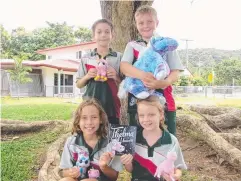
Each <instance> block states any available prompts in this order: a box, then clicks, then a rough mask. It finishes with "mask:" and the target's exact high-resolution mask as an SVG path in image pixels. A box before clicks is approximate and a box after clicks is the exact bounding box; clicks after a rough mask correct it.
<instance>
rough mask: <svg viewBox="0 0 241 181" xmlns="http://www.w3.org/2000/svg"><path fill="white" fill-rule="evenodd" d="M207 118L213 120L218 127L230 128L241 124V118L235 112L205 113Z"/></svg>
mask: <svg viewBox="0 0 241 181" xmlns="http://www.w3.org/2000/svg"><path fill="white" fill-rule="evenodd" d="M203 116H204V117H205V118H206V119H208V120H209V121H211V122H213V123H214V124H215V125H216V126H217V127H218V128H221V129H228V128H234V127H237V126H240V125H241V119H240V118H238V117H237V116H236V115H235V114H234V112H233V113H232V112H231V113H227V114H221V115H218V116H209V115H203Z"/></svg>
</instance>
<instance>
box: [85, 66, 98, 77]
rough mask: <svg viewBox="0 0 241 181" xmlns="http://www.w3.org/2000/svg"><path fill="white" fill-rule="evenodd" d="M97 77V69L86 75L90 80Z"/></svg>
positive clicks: (92, 69)
mask: <svg viewBox="0 0 241 181" xmlns="http://www.w3.org/2000/svg"><path fill="white" fill-rule="evenodd" d="M96 75H97V70H96V69H95V68H91V69H89V71H88V73H87V74H86V77H87V78H88V79H91V78H95V77H96Z"/></svg>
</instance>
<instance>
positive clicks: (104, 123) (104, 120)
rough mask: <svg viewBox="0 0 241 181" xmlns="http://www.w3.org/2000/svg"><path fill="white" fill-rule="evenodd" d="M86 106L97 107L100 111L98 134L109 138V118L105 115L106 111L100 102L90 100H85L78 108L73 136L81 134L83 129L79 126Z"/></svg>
mask: <svg viewBox="0 0 241 181" xmlns="http://www.w3.org/2000/svg"><path fill="white" fill-rule="evenodd" d="M86 106H95V107H96V108H97V109H98V111H99V117H100V127H99V129H98V130H97V132H96V134H97V136H99V137H106V136H107V131H108V123H109V122H108V117H107V114H106V113H105V111H104V109H103V108H102V106H101V105H100V104H99V102H98V101H97V100H96V99H94V98H90V99H87V100H84V101H83V102H82V103H81V104H80V105H79V106H78V108H77V110H76V111H75V114H74V122H73V127H72V134H74V133H81V132H82V131H81V129H80V126H79V121H80V119H81V115H82V110H83V109H84V107H86Z"/></svg>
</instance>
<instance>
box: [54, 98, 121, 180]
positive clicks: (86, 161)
mask: <svg viewBox="0 0 241 181" xmlns="http://www.w3.org/2000/svg"><path fill="white" fill-rule="evenodd" d="M107 128H108V118H107V115H106V113H105V112H104V110H103V108H102V107H101V106H100V105H99V104H98V102H97V101H96V100H94V99H88V100H85V101H83V102H82V103H81V104H80V105H79V107H78V108H77V110H76V112H75V116H74V123H73V130H72V134H73V135H72V136H70V137H69V138H68V139H67V141H66V143H65V146H64V150H63V153H62V157H61V162H60V171H59V174H60V175H61V176H62V177H63V178H62V179H61V181H77V180H83V181H95V180H103V181H111V180H116V179H117V177H118V171H120V170H121V169H122V164H121V162H120V160H118V157H114V158H113V155H112V154H111V152H110V150H109V152H108V149H107V143H108V141H107V139H106V136H107ZM91 168H95V169H96V170H94V172H92V173H93V175H96V172H98V171H99V177H98V178H96V179H91V178H89V177H88V171H89V170H90V169H91ZM97 170H98V171H97ZM92 171H93V170H92Z"/></svg>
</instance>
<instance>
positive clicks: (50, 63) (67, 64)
mask: <svg viewBox="0 0 241 181" xmlns="http://www.w3.org/2000/svg"><path fill="white" fill-rule="evenodd" d="M0 64H1V65H14V60H1V61H0ZM23 65H25V66H30V67H41V66H43V67H49V68H55V69H58V70H63V71H69V72H76V71H77V70H78V65H79V62H78V61H76V60H39V61H30V60H25V61H23Z"/></svg>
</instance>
